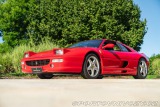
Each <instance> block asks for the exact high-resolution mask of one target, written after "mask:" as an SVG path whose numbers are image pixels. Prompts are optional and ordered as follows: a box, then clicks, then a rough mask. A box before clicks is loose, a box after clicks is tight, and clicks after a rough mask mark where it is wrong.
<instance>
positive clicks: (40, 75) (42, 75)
mask: <svg viewBox="0 0 160 107" xmlns="http://www.w3.org/2000/svg"><path fill="white" fill-rule="evenodd" d="M37 76H38V77H39V78H40V79H51V78H52V77H53V74H43V73H42V74H37Z"/></svg>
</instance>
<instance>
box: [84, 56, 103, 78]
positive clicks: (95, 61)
mask: <svg viewBox="0 0 160 107" xmlns="http://www.w3.org/2000/svg"><path fill="white" fill-rule="evenodd" d="M100 70H101V69H100V61H99V58H98V57H97V55H95V54H88V55H87V56H86V58H85V61H84V64H83V71H82V77H83V78H85V79H97V78H98V77H99V75H100Z"/></svg>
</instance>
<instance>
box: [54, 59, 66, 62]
mask: <svg viewBox="0 0 160 107" xmlns="http://www.w3.org/2000/svg"><path fill="white" fill-rule="evenodd" d="M52 62H63V59H53V60H52Z"/></svg>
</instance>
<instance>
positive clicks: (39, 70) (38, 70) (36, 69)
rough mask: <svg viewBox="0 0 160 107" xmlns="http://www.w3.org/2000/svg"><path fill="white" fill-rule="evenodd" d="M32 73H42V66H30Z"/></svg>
mask: <svg viewBox="0 0 160 107" xmlns="http://www.w3.org/2000/svg"><path fill="white" fill-rule="evenodd" d="M32 73H34V74H38V73H42V68H32Z"/></svg>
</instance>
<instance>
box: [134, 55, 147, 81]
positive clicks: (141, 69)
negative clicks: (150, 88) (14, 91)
mask: <svg viewBox="0 0 160 107" xmlns="http://www.w3.org/2000/svg"><path fill="white" fill-rule="evenodd" d="M147 75H148V66H147V64H146V60H145V59H144V58H141V59H140V60H139V63H138V67H137V75H135V76H133V77H134V78H135V79H145V78H146V77H147Z"/></svg>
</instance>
